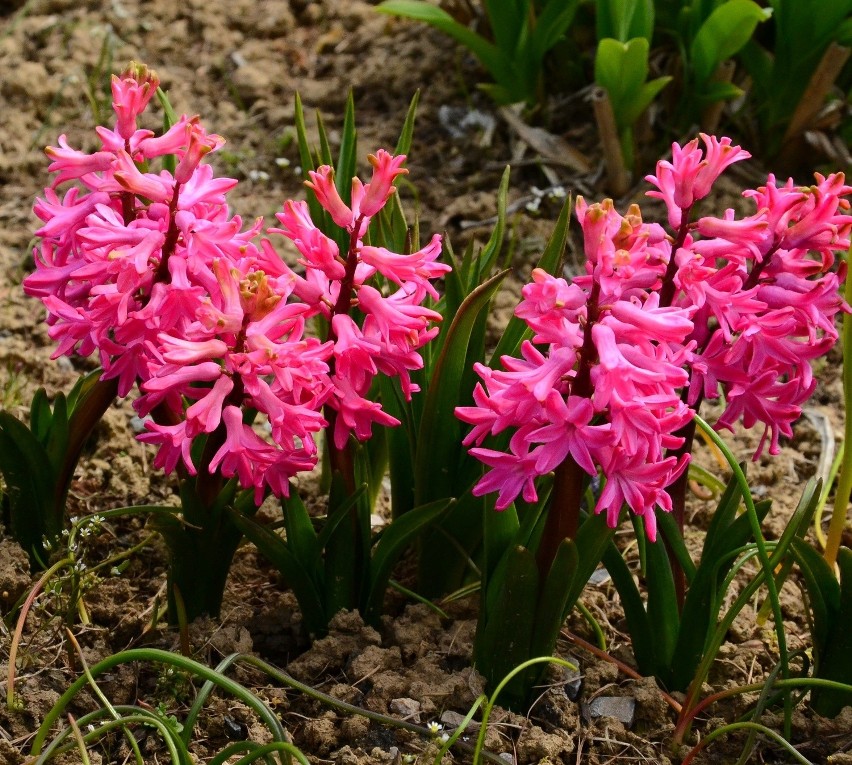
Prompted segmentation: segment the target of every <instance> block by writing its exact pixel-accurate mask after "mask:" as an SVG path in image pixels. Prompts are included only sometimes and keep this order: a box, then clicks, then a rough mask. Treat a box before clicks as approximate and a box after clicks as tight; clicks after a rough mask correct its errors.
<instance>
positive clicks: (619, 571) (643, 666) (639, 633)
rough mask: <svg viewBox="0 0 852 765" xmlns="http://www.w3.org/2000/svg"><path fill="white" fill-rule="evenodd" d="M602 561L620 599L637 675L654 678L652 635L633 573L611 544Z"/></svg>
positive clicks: (653, 643) (654, 656)
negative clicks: (637, 670) (652, 676)
mask: <svg viewBox="0 0 852 765" xmlns="http://www.w3.org/2000/svg"><path fill="white" fill-rule="evenodd" d="M601 562H602V563H603V565H604V568H606V570H607V573H608V574H609V576H610V578H611V579H612V583H613V586H614V587H615V589H616V591H617V592H618V597H619V600H621V606H622V608H623V609H624V618H625V621H626V622H627V632H628V633H629V634H630V643H631V647H632V649H633V658H634V659H635V660H636V666H637V667H638V668H639V672H641V673H642V674H644V675H655V674H656V668H657V666H658V664H659V662H658V661H657V657H656V650H655V647H656V641H655V640H654V634H655V632H654V629H653V628H652V626H651V620H650V618H649V617H648V612H647V611H646V610H645V604H644V602H643V600H642V595H641V594H640V592H639V588H638V586H637V585H636V582H635V581H634V580H633V574H632V572H631V571H630V569H629V568H628V566H627V562H626V561H625V560H624V557H623V556H622V554H621V551H620V550H619V549H618V548H617V547H616V546H615V544H614V543H610V544H609V545H608V546H607V549H606V550H605V551H604V554H603V557H602V559H601Z"/></svg>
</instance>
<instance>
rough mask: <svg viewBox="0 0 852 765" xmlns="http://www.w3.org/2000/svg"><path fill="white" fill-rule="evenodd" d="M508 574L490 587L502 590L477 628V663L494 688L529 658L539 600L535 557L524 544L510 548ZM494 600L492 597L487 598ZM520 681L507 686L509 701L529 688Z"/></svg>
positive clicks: (481, 614)
mask: <svg viewBox="0 0 852 765" xmlns="http://www.w3.org/2000/svg"><path fill="white" fill-rule="evenodd" d="M507 554H508V558H507V565H506V568H505V575H504V576H502V577H495V578H494V579H493V580H492V581H491V582H490V583H489V586H488V589H489V593H487V595H490V592H491V591H492V590H494V591H496V592H497V593H499V597H498V598H496V599H493V602H494V608H493V609H488V610H487V612H486V609H482V611H481V612H480V617H479V625H478V627H477V630H476V643H475V645H474V659H473V662H474V666H475V667H476V669H477V670H478V671H479V672H480V673H482V674H483V675H484V676H485V679H486V682H487V685H488V687H489V688H490V689H493V688H494V687H495V686H496V685H497V684H498V683H499V682H500V681H501V680H502V679H503V678H504V677H505V676H506V675H507V674H509V672H511V671H512V670H513V669H514V668H515V667H517V666H518V665H519V664H521V663H522V662H524V661H526V660H527V659H529V658H530V644H531V640H532V630H533V625H534V624H535V610H536V603H537V601H538V568H537V567H536V562H535V557H534V556H533V554H532V553H531V552H530V551H529V550H527V549H526V548H524V547H515V548H513V549H511V550H509V551H508V553H507ZM487 600H492V598H487ZM520 683H521V680H517V681H516V682H513V683H511V684H510V685H509V686H507V688H506V691H508V696H505V697H503V698H504V699H508V700H509V703H510V704H512V702H513V701H514V702H515V703H522V702H523V700H524V699H523V697H525V696H526V695H527V692H528V690H529V689H525V688H523V687H521V686H520Z"/></svg>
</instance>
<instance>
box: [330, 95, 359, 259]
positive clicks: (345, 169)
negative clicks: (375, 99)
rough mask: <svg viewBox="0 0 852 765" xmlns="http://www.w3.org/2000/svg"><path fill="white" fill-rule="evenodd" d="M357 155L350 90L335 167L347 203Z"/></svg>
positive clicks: (339, 189) (335, 177)
mask: <svg viewBox="0 0 852 765" xmlns="http://www.w3.org/2000/svg"><path fill="white" fill-rule="evenodd" d="M357 157H358V134H357V131H356V129H355V99H354V97H353V95H352V91H351V90H350V91H349V95H348V96H347V98H346V110H345V112H344V114H343V130H342V132H341V135H340V150H339V151H338V154H337V164H336V165H335V167H334V185H335V186H336V187H337V192H338V194H340V198H341V199H342V200H343V201H344V202H345V203H346V204H347V205H348V204H350V203H351V201H352V178H353V177H354V176H355V165H356V160H357ZM329 164H331V163H329ZM341 251H345V250H341Z"/></svg>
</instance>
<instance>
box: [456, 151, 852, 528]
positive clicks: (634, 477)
mask: <svg viewBox="0 0 852 765" xmlns="http://www.w3.org/2000/svg"><path fill="white" fill-rule="evenodd" d="M702 140H703V142H704V151H702V149H701V148H700V147H699V143H698V140H695V141H692V142H690V143H689V144H687V145H686V146H683V147H681V146H678V145H675V146H674V147H673V157H672V161H671V162H660V163H659V164H658V165H657V172H656V174H655V175H653V176H649V177H648V180H649V181H650V182H651V183H652V184H653V185H654V186H656V187H657V190H656V191H651V192H649V195H650V196H656V197H659V198H661V199H662V200H664V202H665V204H666V207H667V209H668V222H669V224H670V226H671V227H672V229H673V230H672V231H671V232H667V231H666V230H665V229H664V228H663V227H662V226H660V225H658V224H648V223H645V222H643V221H642V218H641V215H640V212H639V209H638V207H637V206H635V205H633V206H631V208H630V210H629V211H628V212H627V214H626V215H624V216H622V215H620V214H619V213H618V212H616V211H615V209H614V208H613V204H612V202H611V200H605V201H604V202H602V203H600V204H593V205H588V204H587V203H586V202H585V201H584V200H583V199H582V198H580V199H578V202H577V217H578V219H579V222H580V225H581V227H582V231H583V243H584V251H585V255H586V273H585V274H583V275H581V276H577V277H575V278H574V279H573V281H572V282H570V283H569V282H567V281H566V280H565V279H560V278H555V277H552V276H550V275H548V274H546V273H545V272H543V271H540V270H536V271H534V272H533V281H532V283H530V284H528V285H527V286H526V287H525V288H524V290H523V300H522V302H521V303H520V304H519V306H518V308H517V309H516V314H517V315H518V316H519V317H521V318H522V319H524V321H525V322H526V323H527V324H528V325H529V327H530V328H531V329H532V331H533V333H534V335H533V337H532V340H531V341H526V342H524V343H523V345H522V347H521V358H520V359H517V358H510V357H503V358H502V359H500V361H501V363H502V366H503V369H493V368H490V367H487V366H484V365H477V368H476V371H477V373H478V374H479V376H480V377H481V378H482V383H481V384H477V386H476V389H475V391H474V406H466V407H458V408H457V409H456V414H457V416H458V417H459V418H460V419H461V420H463V421H464V422H467V423H469V424H471V425H472V426H473V428H472V429H471V431H470V433H469V434H468V436H467V438H466V439H465V444H466V445H474V448H472V449H471V450H470V453H471V454H473V455H474V456H476V457H477V458H478V459H480V460H481V461H482V462H484V463H485V464H486V465H487V466H489V467H490V470H489V471H488V472H487V473H486V475H485V476H484V477H483V478H482V479H481V480H480V481H479V483H478V484H477V485H476V487H475V488H474V493H475V494H476V495H481V494H485V493H488V492H492V491H498V492H499V497H498V500H497V507H498V509H502V508H505V507H507V506H508V505H509V504H510V503H511V502H513V501H514V500H515V499H516V498H517V497H518V495H521V496H523V498H524V499H525V500H527V501H535V500H536V499H537V494H536V488H535V480H536V478H538V477H539V476H541V475H543V474H545V473H547V472H550V471H552V470H555V469H556V468H558V467H559V466H560V465H561V464H563V463H564V462H565V461H566V460H573V461H574V462H575V463H576V465H578V466H579V467H580V468H582V469H583V470H584V471H585V472H586V473H588V474H589V475H592V476H594V475H597V474H599V473H600V474H602V476H603V478H604V479H605V484H604V488H603V490H602V492H601V494H600V497H599V498H598V501H597V505H596V508H595V510H596V512H606V513H607V518H608V521H609V523H610V525H613V526H614V525H615V524H616V523H617V522H618V517H619V514H620V512H621V509H622V507H623V506H624V505H625V504H626V505H627V506H628V507H629V508H630V509H631V510H632V511H633V512H634V513H636V514H638V515H641V516H643V517H644V519H645V522H646V529H647V532H648V535H649V537H650V538H651V539H654V538H655V535H656V523H655V518H654V510H655V508H656V507H660V508H662V509H663V510H670V509H671V498H670V496H669V494H668V493H667V491H666V488H667V487H668V486H669V485H670V484H671V483H672V482H673V481H674V480H675V479H676V478H677V477H678V476H679V475H680V474H681V472H682V471H683V470H684V469H685V468H686V466H687V464H688V460H689V454H680V455H679V456H678V455H677V450H678V449H680V448H681V447H682V446H683V444H684V439H683V436H682V432H681V431H682V429H683V428H684V426H686V425H687V424H688V423H689V422H690V420H691V419H692V414H693V411H694V408H696V407H697V406H699V405H700V402H701V400H702V399H703V398H711V399H712V398H718V397H719V396H722V395H723V396H724V400H725V402H726V407H725V410H724V413H723V415H722V416H721V417H720V419H719V420H718V422H717V427H728V428H730V427H731V426H732V425H733V423H734V422H736V421H738V420H742V422H743V423H744V425H745V426H746V427H751V426H752V425H754V424H755V423H758V422H759V423H762V424H763V425H764V428H765V433H764V440H765V439H766V437H767V435H768V436H769V438H770V447H769V451H770V453H775V452H777V450H778V436H779V435H790V433H791V429H790V428H791V424H792V423H793V422H794V421H795V420H796V419H797V418H798V417H799V415H800V414H801V405H802V403H803V402H804V401H805V400H806V399H807V398H808V396H810V394H811V393H812V392H813V389H814V385H815V381H814V379H813V374H812V371H811V367H810V362H811V360H812V359H814V358H816V357H817V356H820V355H822V354H824V353H826V352H827V351H828V349H829V348H830V347H831V346H832V345H833V344H834V342H835V341H836V339H837V331H836V329H835V326H834V318H835V315H836V314H837V312H838V311H839V310H842V309H846V306H845V304H844V303H843V301H842V300H841V298H840V296H839V294H838V287H839V284H840V280H841V278H842V276H843V274H844V273H845V266H844V265H843V264H841V267H840V269H837V270H836V271H832V270H830V269H831V267H832V265H833V263H834V253H835V252H837V251H839V250H843V249H846V248H847V247H848V246H849V233H850V229H852V218H850V217H849V216H848V215H847V214H845V211H846V210H848V208H849V203H848V201H847V200H846V199H845V197H846V196H848V195H849V194H850V192H852V188H850V187H848V186H846V185H844V179H843V175H842V174H836V175H832V176H829V177H828V178H823V177H822V176H819V175H818V176H817V179H816V180H817V183H816V184H815V185H814V186H811V187H797V186H794V184H793V182H792V181H788V182H787V183H786V184H784V185H783V186H780V187H779V186H778V185H777V183H776V181H775V179H774V177H772V176H770V177H769V179H768V180H767V183H766V185H765V186H764V187H762V188H760V189H758V190H754V191H746V192H745V193H744V195H745V196H746V197H749V198H751V199H753V200H754V201H755V202H756V204H757V211H756V212H755V213H754V214H753V215H751V216H748V217H746V218H741V219H737V218H736V216H735V214H734V211H732V210H728V211H727V212H726V213H725V214H724V216H723V217H722V218H712V217H702V218H700V219H698V220H697V221H696V222H691V221H690V212H691V211H692V209H693V208H694V205H695V203H696V202H697V201H699V200H700V199H702V198H704V197H706V196H707V195H708V194H709V192H710V190H711V187H712V185H713V183H714V182H715V181H716V179H717V178H718V177H719V175H720V174H721V173H722V171H723V170H724V169H725V168H726V167H727V166H728V165H730V164H731V163H732V162H736V161H739V160H742V159H745V158H747V157H748V156H749V154H748V153H747V152H745V151H743V150H742V149H740V148H739V147H736V146H732V145H731V142H730V140H729V139H727V138H722V139H721V140H719V139H716V138H714V137H710V136H706V135H702ZM847 310H848V309H847ZM506 430H508V431H509V432H510V434H511V438H510V440H509V446H508V450H507V451H505V452H504V451H496V450H494V449H490V448H486V447H484V446H482V444H483V443H484V442H485V439H486V438H487V437H489V436H494V435H497V434H499V433H501V432H503V431H506ZM762 448H763V441H762V442H761V445H760V447H759V448H758V452H757V454H756V455H755V456H756V457H757V456H758V455H759V453H760V451H761V450H762Z"/></svg>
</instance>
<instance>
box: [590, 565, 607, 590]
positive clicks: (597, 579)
mask: <svg viewBox="0 0 852 765" xmlns="http://www.w3.org/2000/svg"><path fill="white" fill-rule="evenodd" d="M609 578H610V577H609V571H607V570H606V569H605V568H604V567H603V566H600V567H599V568H596V569H595V570H594V571H592V575H591V576H590V577H589V584H593V585H598V584H604V583H605V582H608V581H609Z"/></svg>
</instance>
